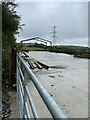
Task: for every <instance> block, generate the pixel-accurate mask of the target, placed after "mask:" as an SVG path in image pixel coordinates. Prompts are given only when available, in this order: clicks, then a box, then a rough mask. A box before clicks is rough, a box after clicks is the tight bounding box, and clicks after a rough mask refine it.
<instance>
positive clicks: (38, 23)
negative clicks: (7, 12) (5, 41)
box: [17, 2, 88, 42]
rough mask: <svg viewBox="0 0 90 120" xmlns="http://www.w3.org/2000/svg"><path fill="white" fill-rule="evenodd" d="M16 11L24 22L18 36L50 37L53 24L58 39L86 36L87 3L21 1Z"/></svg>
mask: <svg viewBox="0 0 90 120" xmlns="http://www.w3.org/2000/svg"><path fill="white" fill-rule="evenodd" d="M17 12H18V14H19V15H21V18H22V23H25V26H24V27H23V31H21V32H20V36H19V38H18V39H20V38H31V37H33V36H40V37H43V38H47V39H51V37H50V31H52V29H51V27H52V26H53V25H56V26H58V29H57V31H58V41H57V42H59V40H60V39H61V38H62V39H66V38H67V39H68V38H80V37H81V38H82V37H87V36H88V3H83V2H74V3H73V2H62V3H55V2H51V3H48V2H45V3H42V2H22V3H18V8H17Z"/></svg>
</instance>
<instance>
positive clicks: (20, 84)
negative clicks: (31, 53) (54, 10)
mask: <svg viewBox="0 0 90 120" xmlns="http://www.w3.org/2000/svg"><path fill="white" fill-rule="evenodd" d="M27 74H28V75H29V76H30V79H31V80H32V82H33V84H34V86H35V88H36V89H37V91H38V93H39V94H40V96H41V98H42V100H43V101H44V103H45V105H46V106H47V108H48V110H49V112H50V113H51V115H52V118H53V119H56V118H60V120H62V119H63V118H64V119H65V120H68V117H67V116H66V115H65V114H64V113H63V111H62V109H61V108H60V107H59V106H58V105H57V103H56V102H55V101H54V100H53V99H52V97H51V96H50V95H49V93H48V92H47V91H46V90H45V88H44V87H43V86H42V85H41V83H40V82H39V81H38V79H37V78H36V76H35V75H34V73H33V72H32V71H31V69H30V68H29V66H28V64H27V63H26V62H25V61H24V60H23V58H22V57H21V56H20V54H19V53H17V94H18V98H19V110H20V118H25V119H29V118H31V112H30V109H31V111H32V114H33V118H34V119H39V118H40V117H39V116H38V113H37V110H36V107H35V105H34V103H33V100H32V97H31V94H30V91H29V88H28V85H27V79H28V78H27V76H28V75H27ZM28 106H30V107H31V108H29V107H28Z"/></svg>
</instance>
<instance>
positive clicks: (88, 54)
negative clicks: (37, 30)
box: [22, 43, 90, 58]
mask: <svg viewBox="0 0 90 120" xmlns="http://www.w3.org/2000/svg"><path fill="white" fill-rule="evenodd" d="M22 49H23V51H49V52H56V53H66V54H70V55H74V57H81V58H90V48H88V47H81V46H67V45H58V46H45V45H43V44H37V43H35V44H28V43H26V44H23V45H22Z"/></svg>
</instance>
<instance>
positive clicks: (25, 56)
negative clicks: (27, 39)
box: [21, 52, 49, 69]
mask: <svg viewBox="0 0 90 120" xmlns="http://www.w3.org/2000/svg"><path fill="white" fill-rule="evenodd" d="M21 57H22V58H23V59H24V60H25V61H27V63H28V65H29V66H30V68H31V69H35V68H38V69H43V68H44V69H49V66H48V65H46V64H45V63H42V62H40V61H37V60H35V59H32V58H31V57H30V56H29V55H28V54H27V53H26V52H23V55H22V56H21Z"/></svg>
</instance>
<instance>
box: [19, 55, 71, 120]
mask: <svg viewBox="0 0 90 120" xmlns="http://www.w3.org/2000/svg"><path fill="white" fill-rule="evenodd" d="M19 59H20V60H21V62H22V63H23V65H24V67H25V69H26V70H27V72H28V74H29V75H30V78H31V80H32V82H33V84H34V85H35V87H36V88H37V90H38V92H39V94H40V96H41V97H42V99H43V101H44V102H45V104H46V106H47V108H48V109H49V111H50V113H51V115H52V117H53V118H54V119H56V118H61V119H63V118H66V119H65V120H68V119H69V118H68V117H67V116H66V115H65V114H64V112H63V111H62V109H61V108H59V106H58V105H57V103H56V102H55V101H54V100H53V99H52V98H51V96H50V95H49V94H48V93H47V91H46V90H45V89H44V88H43V86H42V85H41V83H40V82H39V81H38V80H37V78H36V76H35V75H34V74H33V72H32V71H31V69H30V68H29V67H28V65H27V63H25V62H24V61H23V59H22V58H21V57H20V56H19ZM61 119H60V120H61Z"/></svg>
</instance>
